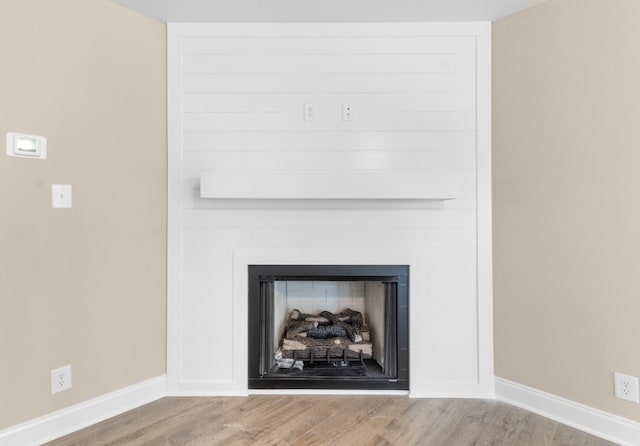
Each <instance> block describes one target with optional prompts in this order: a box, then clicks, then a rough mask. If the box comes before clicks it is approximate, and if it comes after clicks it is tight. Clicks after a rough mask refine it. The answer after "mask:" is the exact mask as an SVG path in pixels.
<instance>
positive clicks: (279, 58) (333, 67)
mask: <svg viewBox="0 0 640 446" xmlns="http://www.w3.org/2000/svg"><path fill="white" fill-rule="evenodd" d="M182 64H183V66H182V69H183V74H205V73H236V74H240V73H317V74H321V73H475V69H476V59H475V55H473V54H472V55H467V54H460V55H457V54H456V55H448V54H445V55H440V54H439V55H385V56H384V57H380V56H378V55H327V56H324V55H215V56H210V55H185V56H184V57H183V61H182Z"/></svg>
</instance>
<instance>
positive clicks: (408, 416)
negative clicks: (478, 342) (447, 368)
mask: <svg viewBox="0 0 640 446" xmlns="http://www.w3.org/2000/svg"><path fill="white" fill-rule="evenodd" d="M48 445H50V446H53V445H55V446H67V445H69V446H70V445H73V446H81V445H87V446H89V445H91V446H97V445H136V446H137V445H148V446H151V445H153V446H163V445H189V446H201V445H202V446H204V445H206V446H210V445H296V446H303V445H314V446H315V445H348V446H356V445H401V446H408V445H429V446H467V445H469V446H489V445H493V446H502V445H514V446H551V445H553V446H556V445H557V446H572V445H580V446H605V445H613V443H610V442H608V441H605V440H602V439H599V438H597V437H593V436H591V435H588V434H586V433H584V432H581V431H578V430H576V429H572V428H570V427H568V426H565V425H562V424H559V423H556V422H555V421H552V420H549V419H547V418H544V417H541V416H539V415H535V414H532V413H530V412H527V411H524V410H521V409H518V408H516V407H512V406H509V405H507V404H504V403H500V402H497V401H487V400H462V399H410V398H408V397H403V396H329V395H327V396H318V395H313V396H311V395H268V396H267V395H253V396H250V397H248V398H241V397H235V398H230V397H229V398H219V397H216V398H204V397H203V398H163V399H161V400H158V401H155V402H153V403H151V404H147V405H146V406H142V407H140V408H138V409H135V410H132V411H130V412H127V413H125V414H122V415H119V416H117V417H114V418H111V419H109V420H106V421H104V422H102V423H99V424H96V425H94V426H91V427H88V428H86V429H83V430H81V431H78V432H75V433H73V434H71V435H68V436H66V437H63V438H60V439H58V440H56V441H54V442H51V443H48Z"/></svg>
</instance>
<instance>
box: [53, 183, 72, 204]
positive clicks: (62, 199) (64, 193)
mask: <svg viewBox="0 0 640 446" xmlns="http://www.w3.org/2000/svg"><path fill="white" fill-rule="evenodd" d="M71 203H72V202H71V185H70V184H52V185H51V207H52V208H58V209H60V208H70V207H71Z"/></svg>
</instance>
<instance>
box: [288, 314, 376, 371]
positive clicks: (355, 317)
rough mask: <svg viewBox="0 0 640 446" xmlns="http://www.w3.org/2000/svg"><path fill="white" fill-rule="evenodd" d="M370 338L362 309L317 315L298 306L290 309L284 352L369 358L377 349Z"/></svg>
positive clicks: (294, 355) (290, 355)
mask: <svg viewBox="0 0 640 446" xmlns="http://www.w3.org/2000/svg"><path fill="white" fill-rule="evenodd" d="M369 341H370V335H369V327H368V326H367V325H364V324H363V317H362V313H360V312H359V311H354V310H351V309H346V310H344V311H342V312H340V313H335V314H334V313H331V312H329V311H323V312H321V313H320V314H317V315H316V314H304V313H302V312H300V311H299V310H297V309H296V310H293V311H291V312H289V318H288V321H287V329H286V331H285V337H284V338H283V339H282V342H281V348H282V354H283V356H284V357H285V358H292V359H303V360H313V359H314V358H315V359H320V358H327V359H331V358H344V359H369V358H371V356H372V353H373V346H372V344H371V342H369Z"/></svg>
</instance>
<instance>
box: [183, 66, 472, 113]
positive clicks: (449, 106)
mask: <svg viewBox="0 0 640 446" xmlns="http://www.w3.org/2000/svg"><path fill="white" fill-rule="evenodd" d="M269 76H271V75H269ZM348 76H351V75H348ZM384 76H387V75H384ZM225 77H226V76H225ZM465 82H468V84H469V85H471V89H470V90H469V91H446V92H430V93H416V92H411V93H387V94H381V92H380V91H377V92H375V93H369V94H367V93H354V92H353V91H350V92H344V93H337V92H333V93H335V94H330V95H328V94H327V93H291V92H285V93H261V94H256V93H233V94H229V93H228V92H223V91H221V92H220V93H187V94H185V95H184V96H183V102H182V107H183V112H185V113H194V112H195V113H207V112H209V113H218V112H227V113H247V112H249V113H279V112H296V113H302V108H303V104H305V103H312V104H315V105H316V107H317V108H318V111H319V112H320V113H324V112H326V111H330V112H332V113H338V112H341V106H342V104H343V103H349V104H352V105H353V106H354V107H356V108H357V109H358V110H363V111H378V112H423V111H474V110H475V109H476V96H475V90H474V89H475V78H474V77H473V76H470V77H469V79H468V80H467V81H465ZM245 88H246V84H245Z"/></svg>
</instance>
